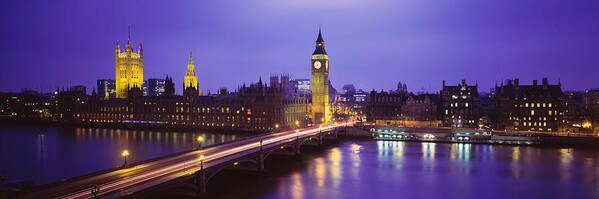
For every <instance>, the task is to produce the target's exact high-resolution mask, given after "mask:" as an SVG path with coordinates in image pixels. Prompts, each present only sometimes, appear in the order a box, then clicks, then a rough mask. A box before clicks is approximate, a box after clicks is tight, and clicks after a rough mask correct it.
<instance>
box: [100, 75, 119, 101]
mask: <svg viewBox="0 0 599 199" xmlns="http://www.w3.org/2000/svg"><path fill="white" fill-rule="evenodd" d="M97 82H98V85H97V86H98V96H100V97H101V98H104V99H108V98H115V97H116V85H115V84H116V82H115V81H114V80H112V79H99V80H98V81H97Z"/></svg>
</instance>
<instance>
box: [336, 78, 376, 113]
mask: <svg viewBox="0 0 599 199" xmlns="http://www.w3.org/2000/svg"><path fill="white" fill-rule="evenodd" d="M367 97H368V92H365V91H363V90H359V91H356V88H355V87H354V85H352V84H346V85H344V86H343V88H342V90H341V93H339V99H338V102H337V104H339V105H338V106H337V107H336V109H337V110H336V111H335V113H336V114H342V115H354V114H355V115H362V114H364V106H365V105H366V98H367Z"/></svg>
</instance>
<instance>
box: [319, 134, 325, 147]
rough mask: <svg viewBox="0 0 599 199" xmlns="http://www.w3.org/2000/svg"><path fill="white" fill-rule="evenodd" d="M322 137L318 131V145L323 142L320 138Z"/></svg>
mask: <svg viewBox="0 0 599 199" xmlns="http://www.w3.org/2000/svg"><path fill="white" fill-rule="evenodd" d="M323 137H324V136H323V135H322V132H320V133H319V134H318V146H322V143H323V142H322V138H323Z"/></svg>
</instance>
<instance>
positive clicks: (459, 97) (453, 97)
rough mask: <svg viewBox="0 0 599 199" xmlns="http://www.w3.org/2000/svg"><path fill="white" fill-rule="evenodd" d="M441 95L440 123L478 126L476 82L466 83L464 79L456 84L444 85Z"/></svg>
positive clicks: (450, 125)
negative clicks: (472, 83) (474, 83)
mask: <svg viewBox="0 0 599 199" xmlns="http://www.w3.org/2000/svg"><path fill="white" fill-rule="evenodd" d="M440 97H441V104H440V107H441V115H442V117H441V119H442V125H443V126H447V127H456V128H479V124H478V122H479V112H478V111H479V108H478V106H479V104H478V102H479V101H478V100H479V99H478V97H479V96H478V84H476V85H468V84H466V80H462V83H461V84H458V85H456V86H447V85H445V80H443V89H442V90H441V93H440Z"/></svg>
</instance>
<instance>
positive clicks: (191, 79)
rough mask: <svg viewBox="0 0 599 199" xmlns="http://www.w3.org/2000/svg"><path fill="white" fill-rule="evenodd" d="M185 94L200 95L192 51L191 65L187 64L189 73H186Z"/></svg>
mask: <svg viewBox="0 0 599 199" xmlns="http://www.w3.org/2000/svg"><path fill="white" fill-rule="evenodd" d="M183 92H184V93H185V94H186V95H194V96H197V95H198V76H196V72H195V65H194V64H193V60H192V56H191V51H189V63H188V64H187V72H186V73H185V80H184V84H183Z"/></svg>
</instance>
